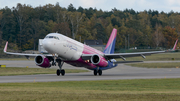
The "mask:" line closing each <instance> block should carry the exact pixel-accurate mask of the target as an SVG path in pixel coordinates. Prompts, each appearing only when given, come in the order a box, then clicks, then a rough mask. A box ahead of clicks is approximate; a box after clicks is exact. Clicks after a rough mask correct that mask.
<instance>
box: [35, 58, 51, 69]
mask: <svg viewBox="0 0 180 101" xmlns="http://www.w3.org/2000/svg"><path fill="white" fill-rule="evenodd" d="M35 62H36V65H38V66H40V67H43V68H50V67H51V64H50V62H49V59H48V58H46V57H45V56H44V55H38V56H36V57H35Z"/></svg>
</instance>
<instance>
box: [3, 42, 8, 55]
mask: <svg viewBox="0 0 180 101" xmlns="http://www.w3.org/2000/svg"><path fill="white" fill-rule="evenodd" d="M7 45H8V41H7V42H6V45H5V47H4V53H6V52H7Z"/></svg>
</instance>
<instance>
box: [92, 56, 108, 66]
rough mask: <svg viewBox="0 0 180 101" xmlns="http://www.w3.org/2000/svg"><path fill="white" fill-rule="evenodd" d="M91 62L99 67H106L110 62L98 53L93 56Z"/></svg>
mask: <svg viewBox="0 0 180 101" xmlns="http://www.w3.org/2000/svg"><path fill="white" fill-rule="evenodd" d="M91 63H92V64H94V65H96V66H99V67H106V66H107V65H108V62H107V61H106V59H105V58H104V57H102V56H99V55H96V54H95V55H93V56H92V57H91Z"/></svg>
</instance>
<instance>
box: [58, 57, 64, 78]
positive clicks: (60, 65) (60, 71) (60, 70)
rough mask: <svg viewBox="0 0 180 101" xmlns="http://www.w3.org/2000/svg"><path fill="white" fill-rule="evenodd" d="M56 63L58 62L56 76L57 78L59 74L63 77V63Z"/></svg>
mask: <svg viewBox="0 0 180 101" xmlns="http://www.w3.org/2000/svg"><path fill="white" fill-rule="evenodd" d="M57 62H58V66H59V69H58V70H57V71H56V74H57V76H60V74H61V75H62V76H64V75H65V70H64V69H62V66H63V64H64V62H63V61H62V60H58V61H57Z"/></svg>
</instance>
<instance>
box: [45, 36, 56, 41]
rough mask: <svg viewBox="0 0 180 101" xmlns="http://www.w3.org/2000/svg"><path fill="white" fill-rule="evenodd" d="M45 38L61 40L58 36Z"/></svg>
mask: <svg viewBox="0 0 180 101" xmlns="http://www.w3.org/2000/svg"><path fill="white" fill-rule="evenodd" d="M45 38H48V39H52V38H53V39H57V40H59V38H58V37H57V36H46V37H45Z"/></svg>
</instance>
